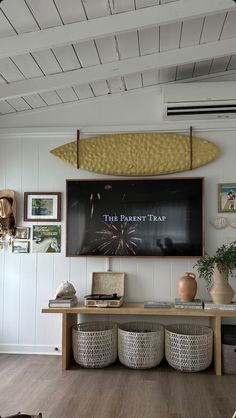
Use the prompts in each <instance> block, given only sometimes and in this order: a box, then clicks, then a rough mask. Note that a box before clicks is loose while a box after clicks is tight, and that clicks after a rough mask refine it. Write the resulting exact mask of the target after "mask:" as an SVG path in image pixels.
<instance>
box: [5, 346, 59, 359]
mask: <svg viewBox="0 0 236 418" xmlns="http://www.w3.org/2000/svg"><path fill="white" fill-rule="evenodd" d="M0 354H44V355H50V356H51V355H55V356H60V355H61V346H50V345H31V344H0Z"/></svg>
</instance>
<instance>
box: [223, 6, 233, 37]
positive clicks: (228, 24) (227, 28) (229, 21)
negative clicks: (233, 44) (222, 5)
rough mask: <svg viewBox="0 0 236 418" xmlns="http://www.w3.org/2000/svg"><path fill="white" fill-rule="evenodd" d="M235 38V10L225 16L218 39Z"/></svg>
mask: <svg viewBox="0 0 236 418" xmlns="http://www.w3.org/2000/svg"><path fill="white" fill-rule="evenodd" d="M235 36H236V10H235V11H231V12H229V13H228V14H227V17H226V19H225V24H224V28H223V31H222V34H221V38H220V39H227V38H233V37H235Z"/></svg>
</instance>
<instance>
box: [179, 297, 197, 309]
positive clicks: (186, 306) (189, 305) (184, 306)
mask: <svg viewBox="0 0 236 418" xmlns="http://www.w3.org/2000/svg"><path fill="white" fill-rule="evenodd" d="M174 307H175V308H182V309H203V302H202V300H201V299H194V300H192V301H191V302H185V301H184V300H181V299H175V304H174Z"/></svg>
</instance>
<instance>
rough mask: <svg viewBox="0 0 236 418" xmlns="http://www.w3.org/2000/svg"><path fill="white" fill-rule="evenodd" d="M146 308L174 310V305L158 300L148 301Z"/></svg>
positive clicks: (145, 303) (145, 304)
mask: <svg viewBox="0 0 236 418" xmlns="http://www.w3.org/2000/svg"><path fill="white" fill-rule="evenodd" d="M144 308H160V309H162V308H172V303H171V302H165V301H158V300H156V301H155V300H147V301H145V302H144Z"/></svg>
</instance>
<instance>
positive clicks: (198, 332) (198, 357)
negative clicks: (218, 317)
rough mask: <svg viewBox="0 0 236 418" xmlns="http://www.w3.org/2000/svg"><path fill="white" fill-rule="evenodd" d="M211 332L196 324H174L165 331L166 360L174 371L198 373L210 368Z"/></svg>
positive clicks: (209, 329) (207, 328)
mask: <svg viewBox="0 0 236 418" xmlns="http://www.w3.org/2000/svg"><path fill="white" fill-rule="evenodd" d="M212 351H213V331H212V329H211V328H209V327H206V326H203V325H196V324H174V325H169V326H167V327H166V329H165V355H166V360H167V362H168V363H169V365H170V366H172V367H173V368H174V369H177V370H181V371H185V372H199V371H201V370H205V369H206V368H207V367H209V366H210V364H211V361H212Z"/></svg>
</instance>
